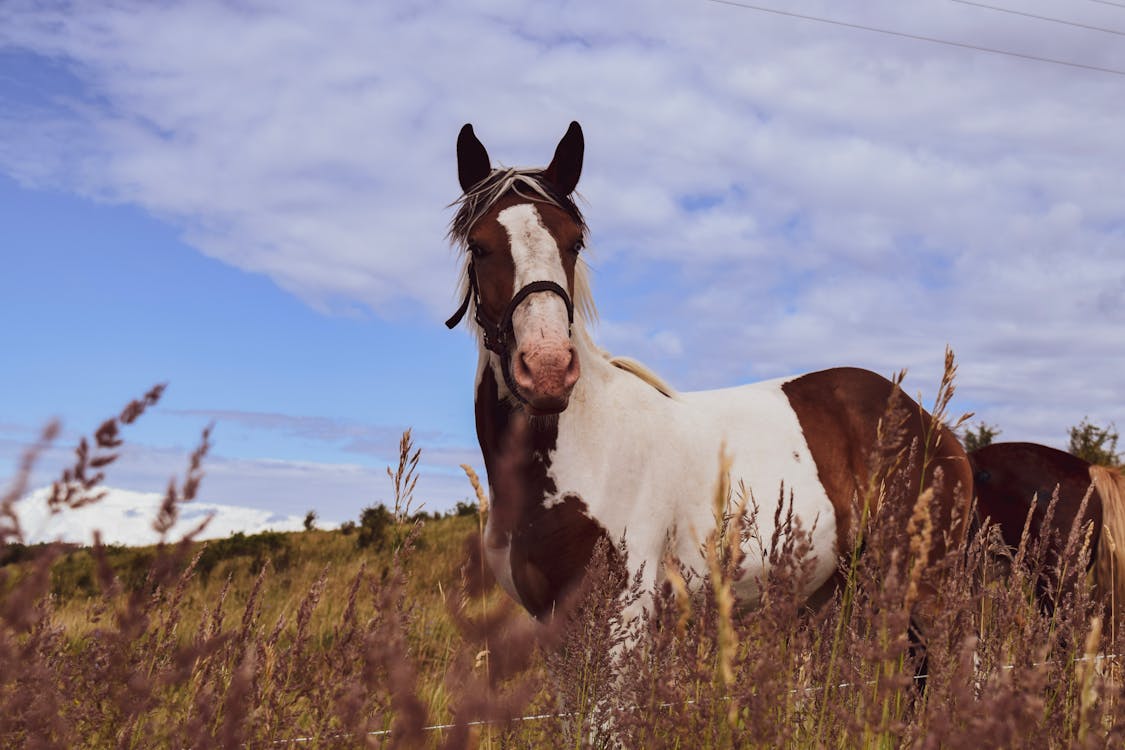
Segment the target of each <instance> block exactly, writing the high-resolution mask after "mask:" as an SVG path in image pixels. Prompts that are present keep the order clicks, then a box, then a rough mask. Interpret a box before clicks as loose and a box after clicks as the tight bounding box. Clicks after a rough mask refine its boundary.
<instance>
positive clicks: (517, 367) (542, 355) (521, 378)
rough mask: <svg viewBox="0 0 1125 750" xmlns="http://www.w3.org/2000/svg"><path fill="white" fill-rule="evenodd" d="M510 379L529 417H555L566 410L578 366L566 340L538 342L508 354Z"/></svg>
mask: <svg viewBox="0 0 1125 750" xmlns="http://www.w3.org/2000/svg"><path fill="white" fill-rule="evenodd" d="M511 368H512V379H513V380H514V381H515V385H516V388H517V389H519V396H520V397H521V398H522V399H523V401H524V405H525V407H526V408H527V410H528V413H529V414H533V415H536V416H542V415H546V414H558V413H559V412H561V411H563V410H564V409H566V407H567V404H568V403H569V401H570V392H571V391H572V390H573V389H574V385H575V383H577V382H578V378H579V377H580V376H581V374H582V366H581V363H580V362H579V360H578V352H577V351H575V349H574V347H573V346H572V345H571V343H570V341H569V339H562V340H559V341H555V340H540V341H537V342H534V343H533V344H529V345H527V346H523V345H521V346H519V347H518V348H517V349H516V351H515V352H513V353H512V363H511Z"/></svg>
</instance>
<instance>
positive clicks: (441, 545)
mask: <svg viewBox="0 0 1125 750" xmlns="http://www.w3.org/2000/svg"><path fill="white" fill-rule="evenodd" d="M126 411H127V412H128V411H129V410H128V409H127V410H126ZM134 416H135V415H134ZM96 442H97V437H96V436H95V437H94V438H93V440H92V444H94V443H96ZM99 450H100V452H99ZM113 450H116V448H107V449H104V450H102V449H93V450H87V452H86V456H85V458H83V457H82V456H79V462H81V461H86V462H87V463H89V462H90V461H92V460H93V458H92V457H96V456H99V455H101V456H105V457H110V456H111V455H112V451H113ZM31 458H32V456H30V454H29V460H31ZM202 460H203V451H202V450H200V451H197V453H196V454H195V455H194V456H192V457H191V459H190V461H189V470H188V472H187V475H186V476H185V481H184V482H182V483H181V484H180V485H179V488H178V489H177V490H176V491H175V492H172V493H171V494H170V496H169V497H170V501H169V503H168V504H167V505H166V510H167V513H168V514H170V515H175V514H176V513H177V512H178V508H179V506H180V505H182V503H183V502H185V501H188V502H190V498H191V495H192V493H193V492H194V484H195V483H197V482H198V480H199V478H200V466H201V463H200V462H201V461H202ZM918 460H921V459H920V457H919V456H917V455H913V456H910V457H907V461H908V462H909V461H918ZM109 463H112V461H109V462H106V463H105V465H108V464H109ZM202 466H204V467H205V463H203V464H202ZM78 468H79V467H78V466H76V467H74V468H73V469H72V471H77V469H78ZM87 468H88V467H87ZM885 468H886V470H887V471H886V473H885V475H884V476H883V481H881V482H880V483H879V485H878V486H877V487H874V488H873V492H876V493H881V494H882V495H883V496H884V497H883V500H884V501H883V502H880V503H877V504H872V503H870V501H871V500H872V499H873V498H866V499H865V501H864V504H865V507H870V508H875V507H878V508H879V509H880V510H877V511H875V512H872V513H869V514H868V513H865V514H863V517H864V523H863V524H862V525H861V526H860V527H859V528H857V530H856V534H855V537H854V539H853V540H852V541H853V553H852V554H851V555H849V556H848V558H847V559H846V560H844V561H843V562H842V569H841V572H842V574H843V578H844V581H845V583H844V585H843V586H842V587H840V589H839V590H837V591H836V592H835V593H834V594H833V595H832V596H831V597H830V598H829V600H828V601H826V602H825V603H823V604H822V605H820V606H819V607H816V608H809V607H806V606H805V605H804V603H803V597H801V596H799V595H798V594H797V593H796V592H797V591H798V590H799V588H800V586H799V585H797V582H798V581H799V580H800V579H801V577H802V576H804V575H807V570H805V567H807V566H802V564H801V563H800V562H799V561H800V560H801V559H802V554H803V552H802V549H803V545H806V546H807V537H806V536H805V535H803V534H802V532H800V530H796V531H795V532H794V533H792V534H790V535H789V536H788V538H787V539H788V541H786V543H785V545H784V548H778V549H776V550H775V554H776V555H777V560H778V564H777V565H776V566H775V567H774V568H773V569H772V571H771V573H770V576H769V580H768V581H765V582H763V593H762V604H761V606H759V607H757V608H753V609H750V608H740V607H738V606H735V605H733V599H732V596H731V586H732V583H733V580H732V579H733V577H734V576H735V571H736V569H737V558H738V555H739V552H738V548H739V545H738V544H737V543H736V540H737V539H738V538H739V534H740V527H741V521H740V520H739V519H738V518H733V517H727V518H726V519H725V522H723V523H721V524H720V529H719V531H718V532H717V533H715V534H712V535H711V536H710V537H708V538H707V539H706V540H701V543H702V545H703V547H704V555H705V558H706V559H707V560H708V572H707V575H706V578H705V580H703V581H696V582H695V583H696V584H697V585H690V584H691V582H690V581H689V582H687V584H688V585H685V581H684V580H683V578H682V577H681V576H678V575H675V573H674V572H673V574H672V575H670V576H669V577H668V580H667V582H666V583H665V584H664V585H662V586H661V587H659V588H658V589H657V590H656V591H655V592H651V593H652V605H653V606H652V611H651V616H649V617H647V618H643V619H641V620H635V619H629V618H622V617H621V610H622V606H623V604H626V605H627V604H628V602H629V601H630V600H631V599H632V598H636V597H638V596H640V595H641V594H642V593H647V592H641V591H640V590H639V581H640V578H639V577H638V578H636V579H635V580H634V581H633V582H629V581H624V580H622V578H621V574H620V567H619V566H614V565H613V564H612V562H611V561H612V559H613V555H611V554H603V553H598V552H597V551H596V553H595V555H594V559H593V561H592V563H591V565H590V568H589V570H588V576H587V579H586V582H585V584H584V585H583V586H582V587H581V589H580V590H579V591H578V592H577V593H576V594H575V596H574V597H571V598H570V599H568V600H567V602H566V603H565V605H564V606H560V608H559V610H558V611H557V612H556V615H555V617H554V619H553V620H552V621H551V623H550V624H549V625H541V624H538V623H536V622H534V621H533V620H531V619H530V618H529V617H528V616H527V615H526V614H525V613H523V611H522V610H520V609H519V608H517V607H516V606H514V605H513V604H512V603H511V601H510V600H509V599H508V597H507V596H506V595H504V594H502V593H500V592H499V591H498V590H497V588H496V586H495V584H494V583H493V582H492V581H491V580H490V579H489V577H488V575H487V573H485V572H484V568H483V566H482V565H481V558H480V555H479V549H480V546H479V545H480V538H481V534H482V528H483V521H484V519H483V518H478V517H473V516H467V515H461V516H448V517H442V518H432V517H429V518H425V519H421V518H417V519H415V520H413V521H411V520H405V519H396V520H395V521H394V522H393V523H392V524H390V526H388V527H387V528H385V529H383V530H382V536H381V538H380V539H379V540H378V541H377V542H376V543H374V544H367V545H365V546H363V547H361V546H360V545H358V544H357V539H358V537H359V533H358V531H356V532H352V533H347V532H345V531H343V530H335V531H318V530H312V531H307V532H304V533H295V534H285V535H281V534H275V535H261V536H259V537H246V538H243V539H238V540H236V541H235V542H230V540H222V541H219V542H209V543H196V542H191V541H190V540H189V541H184V542H180V541H178V540H169V541H168V543H166V544H165V545H163V546H160V547H156V548H143V549H125V548H111V549H92V550H91V549H61V548H57V547H49V546H48V547H40V548H36V547H19V546H13V545H12V544H10V543H6V544H5V546H4V548H3V554H4V558H3V559H4V561H5V564H4V565H3V567H2V568H0V597H2V598H0V618H2V619H0V744H3V746H5V747H60V748H61V747H68V748H69V747H88V748H101V747H135V748H148V747H230V748H234V747H383V746H387V747H584V746H589V745H590V744H598V743H599V742H602V741H604V740H605V736H604V735H605V732H604V728H605V727H606V726H610V725H612V727H613V733H614V738H615V739H616V740H617V741H619V742H621V743H622V744H623V745H624V746H628V747H652V748H658V747H693V748H694V747H708V748H734V747H842V748H843V747H848V748H850V747H901V746H910V747H927V748H928V747H964V746H967V745H969V744H970V743H972V744H973V745H974V746H978V747H1058V748H1062V747H1115V746H1120V743H1121V741H1122V739H1123V738H1125V721H1123V719H1122V714H1121V694H1120V684H1121V681H1120V666H1119V663H1118V661H1117V659H1116V657H1115V656H1114V655H1115V654H1119V653H1122V648H1123V646H1125V643H1123V641H1125V637H1123V636H1122V635H1121V634H1120V633H1117V632H1114V628H1113V627H1111V626H1109V625H1108V624H1107V625H1104V626H1103V625H1102V622H1103V620H1102V619H1100V618H1099V617H1098V614H1099V608H1098V606H1097V605H1096V603H1095V602H1094V601H1093V599H1092V598H1091V592H1090V589H1089V587H1088V586H1087V585H1086V578H1085V576H1084V575H1083V574H1082V573H1081V572H1082V571H1085V570H1086V564H1087V562H1088V557H1089V554H1090V552H1089V545H1088V543H1087V540H1086V539H1085V538H1084V537H1083V535H1082V530H1081V529H1075V530H1074V533H1072V534H1070V535H1069V537H1068V538H1066V539H1061V540H1055V541H1054V544H1055V546H1056V548H1058V549H1061V550H1062V552H1061V554H1059V555H1058V556H1054V557H1052V556H1048V555H1047V554H1046V553H1045V551H1046V549H1047V544H1046V543H1045V541H1044V540H1041V539H1035V538H1031V537H1030V536H1029V535H1025V536H1024V537H1023V538H1022V539H1021V541H1020V544H1019V546H1018V548H1016V549H1014V550H1012V549H1008V548H1006V547H1003V545H1002V542H1001V539H1000V535H999V534H998V533H996V530H990V529H987V528H986V529H985V530H984V531H983V532H982V533H980V534H978V535H976V536H974V537H973V539H972V540H971V541H968V542H965V543H962V544H961V545H960V546H959V548H958V549H957V550H956V554H951V555H948V556H946V557H945V558H944V559H943V560H942V561H941V562H940V563H939V565H941V566H943V569H942V570H941V571H939V572H940V573H941V579H942V580H943V581H945V582H946V583H945V585H944V586H943V587H941V588H940V589H939V590H938V591H937V593H936V599H935V600H934V606H933V607H932V608H930V609H929V610H928V622H927V627H926V630H925V632H926V636H925V654H926V658H925V663H924V664H923V663H921V662H920V661H919V658H918V654H919V653H920V652H919V651H918V650H917V649H912V644H911V642H910V639H909V638H908V636H907V633H908V630H909V627H908V626H909V614H908V612H909V611H910V609H911V606H912V604H913V602H914V600H915V599H916V598H917V595H918V592H917V590H916V589H917V583H918V581H919V578H920V572H919V568H918V566H917V565H915V564H914V563H913V562H912V560H919V559H924V555H922V556H919V554H918V551H919V550H921V549H924V548H925V546H926V545H928V544H931V543H932V542H931V540H930V539H928V538H927V536H928V535H930V534H931V533H932V529H931V528H930V527H929V526H928V525H927V524H926V523H925V521H924V520H923V519H924V516H925V514H921V513H919V512H918V508H919V507H921V504H920V503H918V502H917V488H916V487H913V486H909V485H908V483H904V482H902V481H900V477H901V476H902V474H901V471H900V469H901V467H885ZM19 479H20V477H19V476H17V477H16V481H15V485H18V484H19ZM73 479H74V475H72V476H71V480H72V482H73ZM400 479H401V477H400ZM15 485H13V489H15V488H16V487H15ZM895 494H898V495H900V498H899V499H900V500H903V502H886V500H887V499H888V498H889V496H891V495H895ZM6 499H8V500H10V499H11V494H10V493H9V494H8V495H6ZM86 499H89V498H88V493H86V491H84V490H81V489H80V490H78V491H76V492H75V493H74V494H71V495H69V496H68V497H67V499H66V502H64V503H63V504H62V505H60V512H64V513H65V512H67V509H66V508H67V503H69V504H72V505H73V504H78V503H81V502H83V501H84V500H86ZM906 499H909V500H910V502H906ZM896 509H897V510H896ZM481 510H482V512H483V511H484V509H483V508H482V509H481ZM158 522H161V521H159V520H158ZM163 522H167V518H165V519H163ZM903 539H909V540H910V541H909V544H908V545H905V546H904V545H903V544H901V541H902V540H903ZM11 541H12V540H11V538H9V539H8V540H7V542H11ZM895 541H897V542H899V543H896V544H893V543H892V542H895ZM907 547H908V548H909V549H911V550H913V551H914V553H915V554H914V557H913V558H911V556H909V555H905V554H902V553H901V551H900V550H902V549H904V548H907ZM601 549H602V550H603V551H606V552H607V550H605V548H604V547H602V548H601ZM209 550H210V552H209ZM619 552H620V551H619ZM861 553H862V554H861ZM786 560H796V561H798V562H795V563H792V564H789V563H786V562H785V561H786ZM1045 568H1053V570H1054V573H1053V574H1052V575H1051V576H1049V578H1050V580H1052V581H1054V582H1055V586H1056V588H1055V590H1053V591H1052V592H1051V596H1053V597H1054V598H1055V600H1056V606H1054V607H1053V608H1052V609H1050V610H1048V609H1046V608H1044V607H1043V606H1041V604H1040V602H1039V601H1037V598H1036V595H1035V591H1036V585H1037V582H1038V581H1040V580H1041V579H1042V578H1043V572H1044V569H1045ZM671 569H672V570H673V571H674V570H675V565H674V563H673V564H672V568H671ZM622 590H624V592H625V593H624V595H623V596H618V592H620V591H622ZM613 644H617V648H613V649H611V648H609V646H611V645H613ZM1103 655H1105V657H1104V658H1103ZM611 661H613V662H614V663H611ZM923 681H924V683H925V687H924V689H922V687H921V683H922V682H923ZM298 740H299V744H298V743H297V742H296V741H298Z"/></svg>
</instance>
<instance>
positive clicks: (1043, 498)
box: [969, 443, 1102, 562]
mask: <svg viewBox="0 0 1125 750" xmlns="http://www.w3.org/2000/svg"><path fill="white" fill-rule="evenodd" d="M969 460H970V461H971V462H972V466H973V475H974V487H975V489H976V493H977V512H978V513H979V515H980V516H981V518H991V519H992V520H993V522H994V523H995V524H996V525H997V526H999V527H1000V534H1001V535H1002V536H1003V538H1004V543H1005V544H1007V545H1008V546H1010V547H1018V546H1019V543H1020V535H1021V534H1022V533H1023V527H1024V523H1025V522H1026V520H1027V514H1028V511H1029V510H1031V509H1032V499H1033V498H1035V501H1036V502H1035V508H1034V511H1033V512H1032V516H1031V538H1033V539H1036V538H1039V536H1040V535H1041V534H1042V533H1043V531H1044V529H1043V521H1044V519H1045V515H1046V511H1047V505H1048V504H1049V503H1050V502H1051V497H1052V496H1053V494H1054V492H1055V487H1056V486H1057V487H1058V489H1059V501H1058V504H1057V505H1056V506H1055V515H1054V518H1053V519H1052V522H1051V525H1052V527H1053V528H1054V529H1056V530H1057V531H1058V537H1057V538H1056V541H1055V544H1054V545H1053V546H1052V550H1053V551H1054V552H1055V553H1056V554H1057V553H1059V552H1061V551H1062V548H1061V545H1062V544H1065V542H1066V538H1067V535H1068V534H1069V533H1070V529H1071V527H1072V526H1073V524H1074V522H1075V521H1076V520H1078V512H1079V510H1080V508H1081V505H1082V499H1083V498H1084V497H1085V496H1086V492H1087V491H1088V490H1089V489H1090V483H1091V475H1090V464H1089V463H1087V462H1086V461H1083V460H1082V459H1081V458H1078V457H1077V456H1074V455H1072V454H1070V453H1066V452H1065V451H1060V450H1057V449H1055V448H1049V447H1047V446H1045V445H1038V444H1036V443H993V444H992V445H986V446H984V447H983V448H979V449H978V450H975V451H973V452H972V453H971V454H969ZM1081 522H1082V523H1088V522H1092V523H1093V524H1094V535H1093V539H1094V544H1095V545H1096V544H1097V543H1098V539H1099V537H1100V536H1101V530H1102V498H1101V496H1100V495H1098V493H1097V490H1095V492H1094V495H1093V496H1091V498H1090V500H1089V502H1087V503H1086V513H1085V515H1084V516H1083V518H1082V521H1081ZM1090 559H1091V562H1093V561H1094V560H1095V559H1097V548H1096V547H1095V548H1094V549H1093V550H1092V554H1091V558H1090Z"/></svg>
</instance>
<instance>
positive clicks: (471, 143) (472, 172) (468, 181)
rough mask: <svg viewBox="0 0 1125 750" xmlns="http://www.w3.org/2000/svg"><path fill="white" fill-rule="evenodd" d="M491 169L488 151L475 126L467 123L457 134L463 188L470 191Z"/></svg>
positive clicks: (458, 170)
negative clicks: (476, 132) (478, 136)
mask: <svg viewBox="0 0 1125 750" xmlns="http://www.w3.org/2000/svg"><path fill="white" fill-rule="evenodd" d="M491 171H492V164H491V162H490V161H489V159H488V152H487V151H485V150H484V146H483V145H482V144H481V142H480V141H478V140H477V136H476V134H475V133H473V126H472V125H470V124H469V123H465V127H463V128H461V133H460V134H459V135H458V136H457V178H458V179H459V180H460V181H461V190H463V191H464V192H466V193H467V192H469V189H470V188H471V187H473V186H474V185H476V184H477V183H478V182H480V181H481V180H483V179H484V178H485V177H488V173H489V172H491Z"/></svg>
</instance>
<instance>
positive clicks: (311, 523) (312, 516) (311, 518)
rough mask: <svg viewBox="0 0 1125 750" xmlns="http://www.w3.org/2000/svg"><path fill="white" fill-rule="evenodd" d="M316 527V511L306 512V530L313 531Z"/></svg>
mask: <svg viewBox="0 0 1125 750" xmlns="http://www.w3.org/2000/svg"><path fill="white" fill-rule="evenodd" d="M315 528H316V511H315V510H310V511H309V512H308V513H306V514H305V531H312V530H313V529H315Z"/></svg>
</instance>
